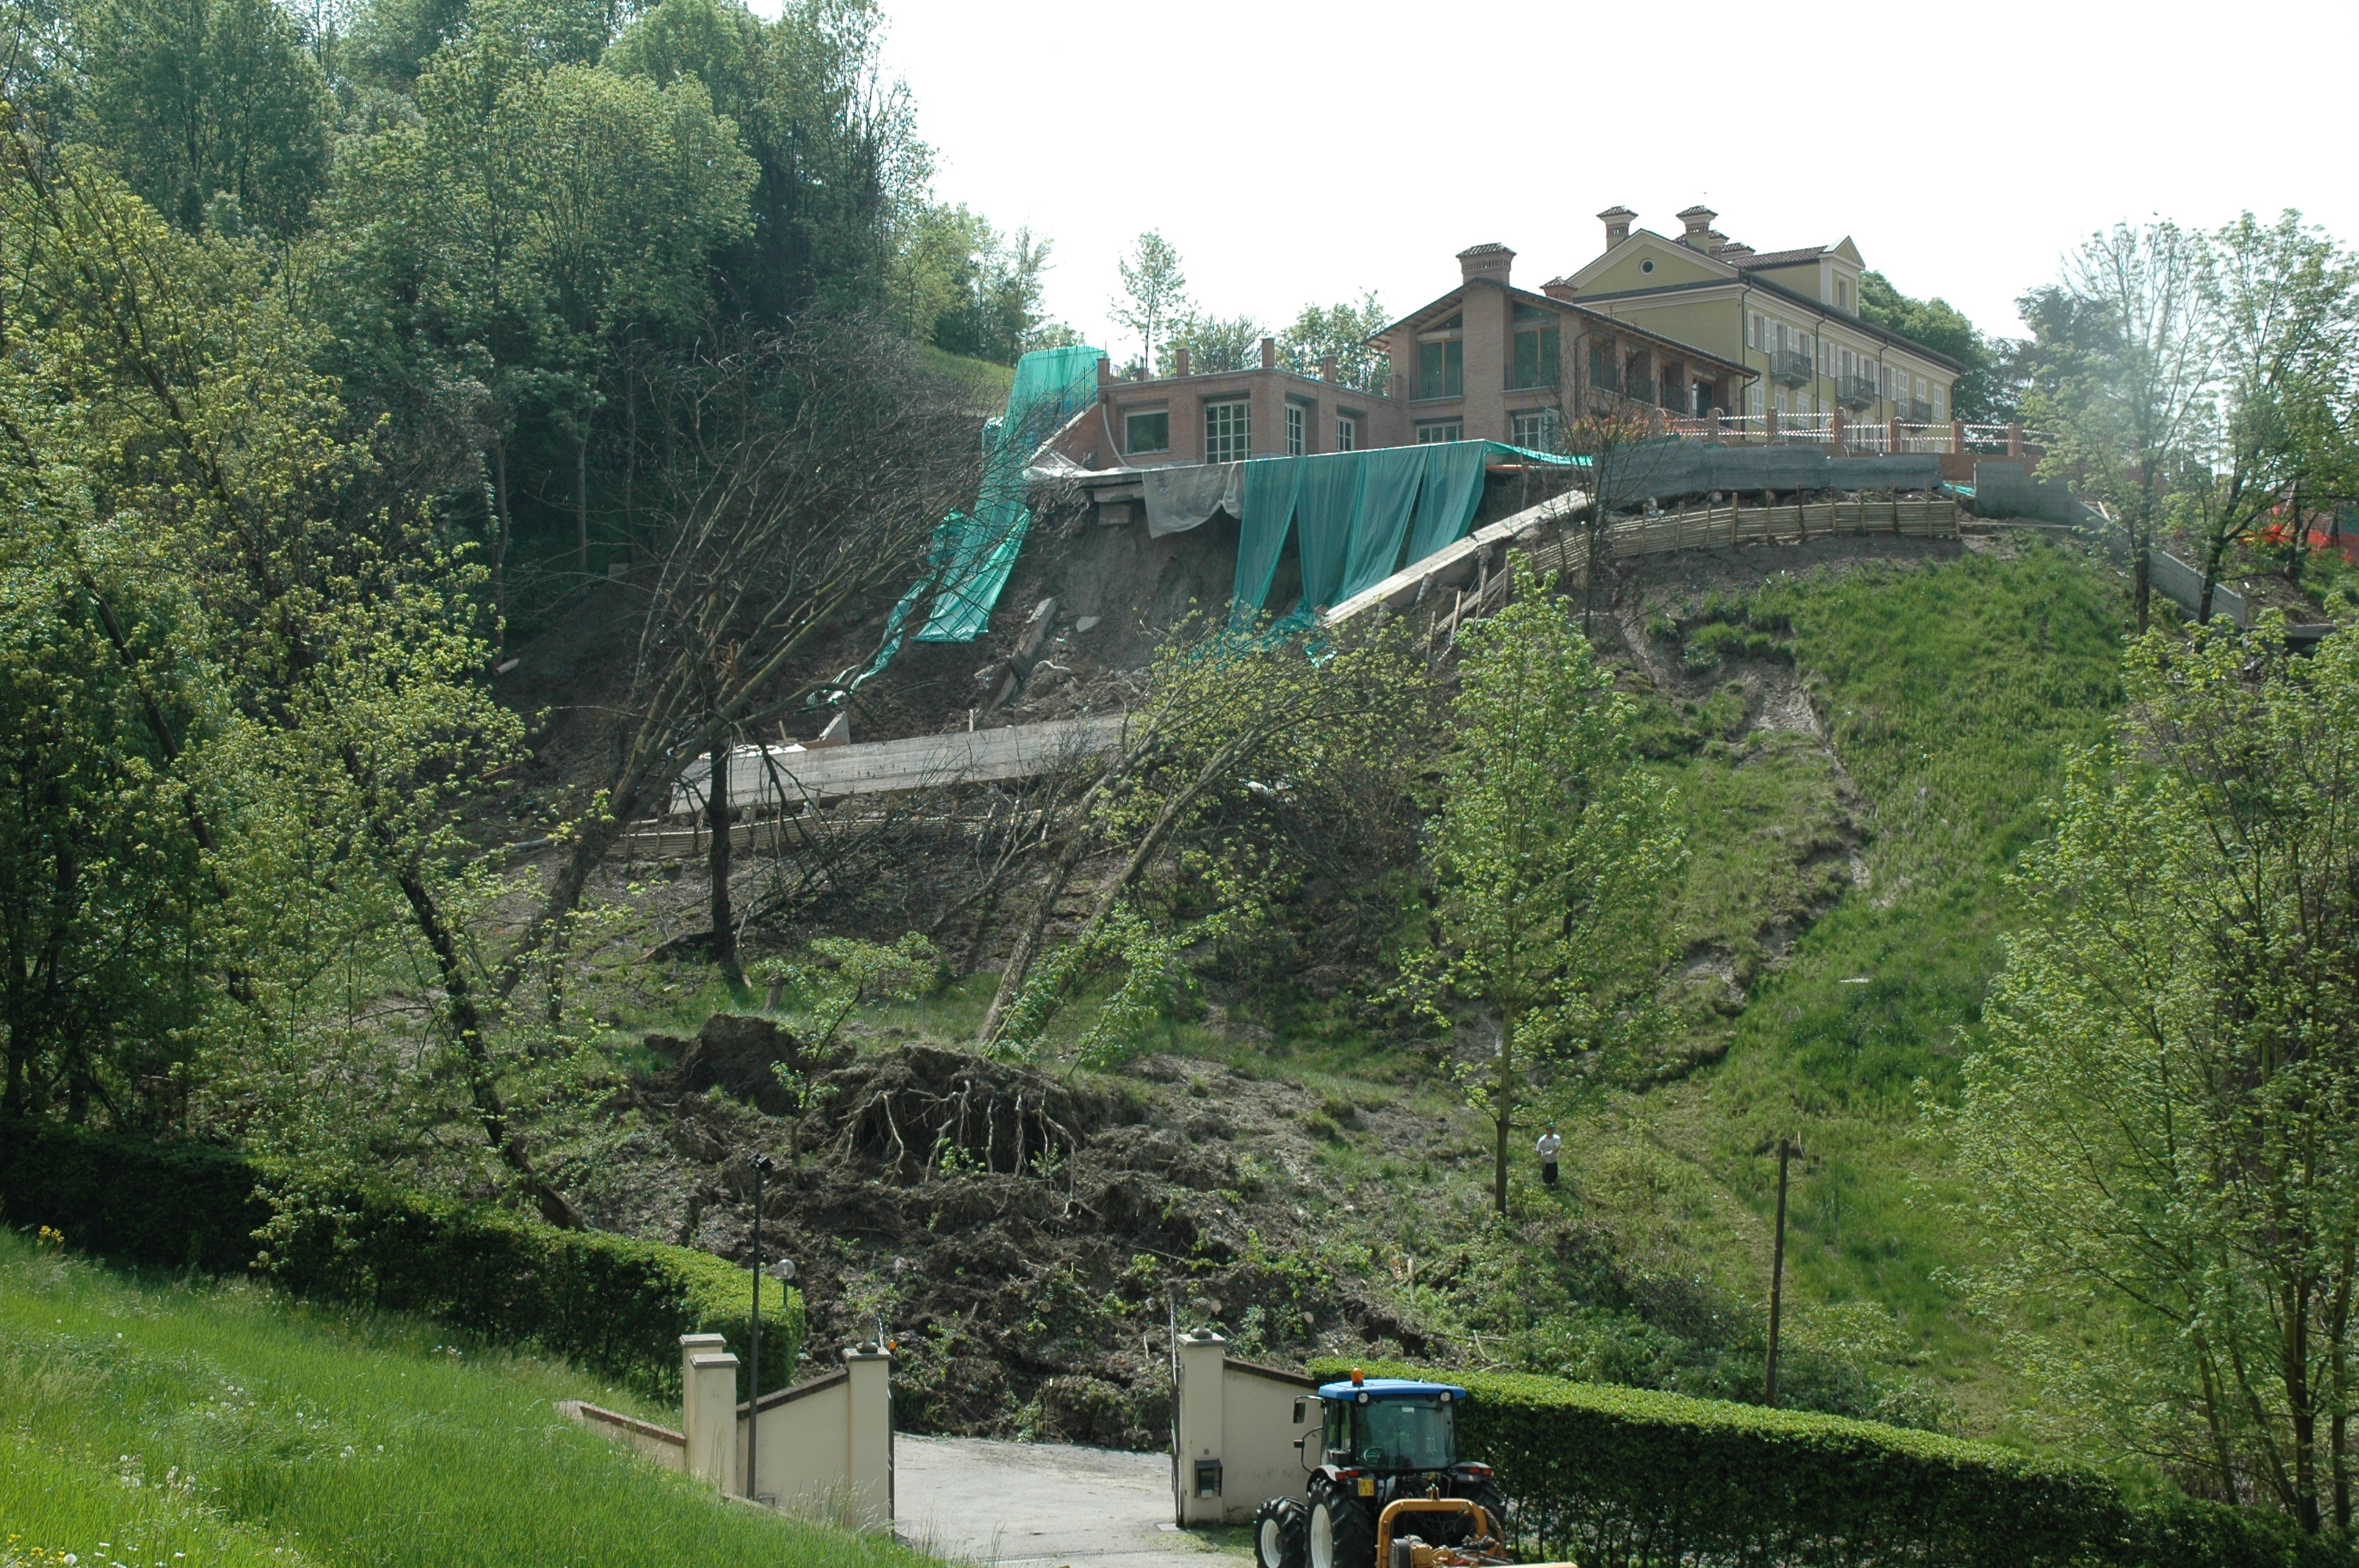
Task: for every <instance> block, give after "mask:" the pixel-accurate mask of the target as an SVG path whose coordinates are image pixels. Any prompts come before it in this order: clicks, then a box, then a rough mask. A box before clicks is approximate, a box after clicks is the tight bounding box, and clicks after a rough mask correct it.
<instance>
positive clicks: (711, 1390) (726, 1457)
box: [679, 1336, 741, 1492]
mask: <svg viewBox="0 0 2359 1568" xmlns="http://www.w3.org/2000/svg"><path fill="white" fill-rule="evenodd" d="M711 1337H714V1338H717V1337H719V1336H711ZM679 1418H680V1420H679V1424H680V1434H681V1435H682V1436H684V1437H686V1438H687V1439H688V1473H689V1474H690V1475H691V1476H701V1477H702V1478H703V1479H704V1480H706V1481H709V1482H711V1483H712V1485H713V1486H715V1487H719V1488H720V1489H721V1490H722V1491H724V1492H734V1491H736V1490H737V1489H738V1487H739V1486H740V1484H741V1483H740V1477H739V1476H738V1474H737V1357H734V1356H731V1355H728V1354H727V1353H725V1352H721V1353H715V1352H711V1351H707V1352H702V1353H700V1354H697V1355H692V1356H690V1357H689V1358H688V1378H687V1381H686V1382H685V1383H684V1384H683V1385H682V1386H681V1390H680V1411H679Z"/></svg>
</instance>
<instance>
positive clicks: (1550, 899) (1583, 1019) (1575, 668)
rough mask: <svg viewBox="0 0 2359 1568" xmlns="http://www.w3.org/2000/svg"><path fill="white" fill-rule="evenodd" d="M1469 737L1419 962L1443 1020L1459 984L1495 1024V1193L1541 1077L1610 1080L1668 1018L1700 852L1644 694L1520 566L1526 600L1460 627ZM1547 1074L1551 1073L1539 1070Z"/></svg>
mask: <svg viewBox="0 0 2359 1568" xmlns="http://www.w3.org/2000/svg"><path fill="white" fill-rule="evenodd" d="M1460 646H1461V649H1462V654H1461V657H1460V663H1459V692H1458V697H1457V700H1456V703H1455V717H1456V720H1457V725H1458V737H1457V741H1456V743H1455V744H1454V745H1453V746H1452V747H1451V751H1450V754H1449V758H1448V760H1447V761H1446V762H1445V763H1444V764H1443V769H1442V786H1441V788H1442V798H1441V813H1440V820H1439V821H1438V822H1437V823H1436V824H1435V826H1434V830H1433V837H1432V851H1431V858H1432V864H1433V874H1434V881H1435V901H1434V921H1433V924H1434V934H1433V941H1432V944H1431V946H1430V947H1427V948H1424V949H1422V950H1420V951H1416V952H1413V953H1412V954H1411V955H1410V957H1409V958H1408V979H1409V981H1410V983H1411V986H1412V988H1413V989H1419V990H1420V991H1421V992H1422V994H1423V995H1424V999H1425V1000H1424V1001H1423V1003H1422V1005H1423V1007H1424V1008H1425V1010H1426V1011H1428V1013H1429V1015H1430V1016H1432V1017H1433V1018H1434V1019H1435V1020H1436V1021H1437V1022H1447V1016H1446V1013H1445V1012H1444V1011H1443V1002H1444V1000H1445V999H1447V998H1451V997H1454V998H1456V999H1458V1000H1461V1001H1462V1002H1464V1003H1468V1004H1472V1005H1473V1006H1474V1007H1476V1008H1479V1009H1481V1010H1482V1011H1483V1012H1484V1013H1485V1014H1487V1015H1488V1022H1489V1023H1490V1025H1491V1026H1492V1027H1493V1028H1495V1031H1496V1034H1497V1044H1496V1047H1495V1051H1494V1052H1493V1054H1492V1056H1491V1059H1490V1061H1489V1062H1488V1063H1487V1064H1485V1065H1482V1066H1481V1067H1479V1068H1475V1069H1472V1070H1470V1071H1469V1073H1468V1075H1467V1077H1466V1086H1467V1091H1468V1096H1469V1098H1470V1099H1471V1100H1472V1102H1473V1104H1474V1105H1475V1106H1476V1108H1479V1109H1480V1110H1482V1112H1483V1113H1484V1115H1485V1116H1487V1117H1488V1118H1489V1119H1490V1120H1491V1123H1492V1127H1493V1130H1494V1133H1495V1141H1494V1149H1493V1163H1492V1182H1491V1187H1492V1203H1493V1206H1495V1208H1496V1209H1497V1211H1498V1212H1499V1213H1500V1214H1503V1215H1504V1214H1505V1213H1506V1211H1507V1151H1508V1143H1509V1141H1510V1139H1511V1137H1512V1135H1513V1133H1514V1130H1515V1127H1516V1122H1517V1116H1518V1114H1519V1113H1520V1112H1521V1111H1522V1110H1523V1109H1524V1108H1525V1107H1526V1105H1527V1103H1528V1102H1529V1101H1530V1099H1531V1098H1533V1096H1534V1094H1535V1093H1536V1092H1537V1093H1538V1094H1540V1095H1543V1096H1547V1097H1551V1098H1568V1097H1570V1096H1571V1095H1572V1094H1573V1093H1575V1092H1577V1091H1578V1090H1579V1088H1580V1087H1582V1085H1583V1084H1593V1083H1597V1082H1601V1081H1605V1080H1606V1079H1607V1078H1608V1076H1609V1075H1610V1072H1611V1070H1612V1067H1613V1065H1614V1061H1615V1058H1616V1057H1617V1056H1618V1055H1620V1054H1627V1053H1630V1052H1632V1051H1634V1050H1636V1048H1637V1047H1639V1046H1641V1045H1642V1044H1644V1043H1645V1041H1646V1040H1647V1039H1648V1038H1650V1037H1651V1036H1652V1034H1653V1033H1654V1032H1655V1031H1656V1030H1657V1029H1658V1027H1659V1026H1660V1024H1661V1022H1662V1012H1661V1009H1660V1008H1659V1006H1658V1001H1657V997H1656V992H1657V989H1658V987H1659V985H1660V983H1661V980H1662V977H1663V974H1664V972H1665V969H1666V968H1667V967H1668V965H1669V961H1670V959H1671V958H1672V957H1673V956H1674V951H1675V950H1674V947H1673V945H1672V934H1671V925H1670V911H1669V894H1670V890H1671V886H1672V883H1673V881H1674V878H1675V875H1676V873H1677V871H1678V870H1679V868H1680V862H1681V860H1682V859H1683V856H1684V853H1685V851H1684V849H1682V846H1681V840H1680V829H1679V827H1678V825H1677V821H1676V819H1675V816H1674V813H1673V810H1672V806H1673V801H1672V797H1671V794H1670V792H1669V789H1668V788H1667V787H1666V786H1665V785H1663V784H1660V783H1659V782H1658V781H1657V780H1656V779H1655V778H1654V777H1653V776H1652V775H1651V774H1649V773H1647V772H1646V771H1645V770H1644V769H1642V768H1641V767H1640V766H1639V765H1638V759H1637V756H1636V752H1635V751H1634V750H1633V748H1632V744H1631V733H1630V731H1631V726H1632V724H1633V722H1634V720H1635V719H1636V705H1635V704H1634V703H1633V702H1632V701H1631V700H1630V698H1628V697H1625V696H1623V695H1622V694H1620V693H1619V692H1616V691H1615V690H1614V676H1613V674H1612V672H1611V671H1609V670H1607V669H1605V668H1604V667H1603V665H1600V664H1599V663H1598V662H1597V657H1596V654H1595V653H1594V651H1593V649H1592V648H1591V647H1590V644H1589V641H1588V639H1587V638H1585V637H1583V636H1582V634H1581V633H1580V630H1579V629H1578V628H1577V627H1576V626H1575V624H1574V622H1573V618H1572V614H1571V609H1570V607H1569V606H1568V605H1567V604H1566V603H1565V601H1564V600H1561V599H1560V598H1559V597H1558V596H1557V595H1556V594H1555V593H1554V592H1553V591H1552V590H1551V587H1550V585H1547V584H1543V583H1541V582H1539V581H1538V580H1537V579H1534V578H1533V577H1532V576H1531V574H1530V573H1529V572H1528V571H1524V570H1519V571H1518V573H1517V581H1516V596H1515V600H1514V601H1513V602H1512V603H1511V604H1509V605H1508V606H1507V608H1506V609H1505V610H1504V611H1500V612H1499V613H1498V614H1496V615H1495V616H1492V617H1491V618H1489V619H1488V620H1485V621H1481V622H1475V623H1474V624H1473V626H1471V627H1469V628H1467V629H1466V630H1465V631H1464V632H1462V633H1461V634H1460ZM1536 1074H1537V1075H1540V1081H1539V1082H1538V1085H1537V1086H1536V1085H1535V1083H1534V1082H1533V1079H1534V1076H1535V1075H1536Z"/></svg>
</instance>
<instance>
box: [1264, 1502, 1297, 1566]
mask: <svg viewBox="0 0 2359 1568" xmlns="http://www.w3.org/2000/svg"><path fill="white" fill-rule="evenodd" d="M1309 1528H1310V1526H1309V1520H1308V1519H1307V1517H1306V1515H1305V1512H1304V1509H1303V1507H1302V1499H1301V1498H1270V1499H1269V1501H1267V1502H1266V1503H1264V1504H1262V1506H1261V1507H1260V1508H1259V1509H1256V1511H1255V1513H1254V1568H1303V1562H1302V1557H1303V1552H1304V1536H1305V1535H1306V1534H1307V1532H1308V1530H1309Z"/></svg>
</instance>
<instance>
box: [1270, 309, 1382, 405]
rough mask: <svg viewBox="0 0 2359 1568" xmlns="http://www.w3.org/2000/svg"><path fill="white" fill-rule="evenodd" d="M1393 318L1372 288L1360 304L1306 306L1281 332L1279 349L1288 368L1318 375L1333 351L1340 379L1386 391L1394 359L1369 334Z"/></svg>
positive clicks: (1358, 387) (1344, 383)
mask: <svg viewBox="0 0 2359 1568" xmlns="http://www.w3.org/2000/svg"><path fill="white" fill-rule="evenodd" d="M1390 324H1391V323H1390V320H1389V319H1388V318H1387V317H1386V315H1385V308H1384V307H1383V306H1382V305H1379V304H1378V303H1376V296H1375V290H1374V289H1367V290H1364V291H1363V292H1362V293H1361V295H1360V298H1359V302H1358V303H1357V304H1353V303H1352V302H1350V301H1348V300H1347V301H1345V302H1343V303H1342V304H1340V305H1326V306H1320V305H1306V306H1304V307H1303V308H1302V309H1301V312H1300V313H1299V314H1298V315H1297V316H1296V317H1295V318H1294V325H1292V326H1291V327H1288V329H1287V330H1285V331H1284V332H1282V333H1280V334H1279V335H1278V340H1277V346H1278V351H1279V352H1280V353H1281V354H1282V355H1283V356H1284V357H1285V361H1286V367H1287V368H1288V370H1290V371H1292V372H1293V373H1295V374H1297V375H1308V376H1316V375H1317V374H1318V373H1319V367H1320V362H1321V361H1322V360H1324V359H1326V358H1327V357H1328V356H1329V355H1331V354H1332V355H1333V356H1334V360H1335V381H1336V384H1338V385H1341V386H1348V387H1351V388H1352V389H1353V390H1354V391H1357V392H1367V393H1375V394H1378V395H1381V394H1382V393H1383V392H1384V390H1385V380H1386V376H1388V375H1389V374H1390V373H1391V372H1392V362H1391V361H1390V360H1389V359H1388V358H1386V356H1385V355H1383V354H1380V353H1378V352H1376V351H1375V350H1374V349H1372V348H1370V347H1369V346H1368V340H1369V339H1370V338H1373V337H1375V335H1376V334H1377V333H1378V332H1381V331H1383V330H1385V328H1386V327H1387V326H1388V325H1390Z"/></svg>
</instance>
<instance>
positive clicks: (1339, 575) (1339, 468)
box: [1294, 452, 1367, 610]
mask: <svg viewBox="0 0 2359 1568" xmlns="http://www.w3.org/2000/svg"><path fill="white" fill-rule="evenodd" d="M1366 456H1367V454H1366V453H1364V452H1329V453H1326V454H1324V455H1323V456H1320V457H1315V458H1304V459H1303V460H1302V492H1301V494H1300V495H1299V496H1298V497H1297V498H1296V500H1295V503H1294V528H1295V535H1294V536H1295V540H1296V544H1297V546H1298V547H1299V549H1300V550H1301V552H1302V601H1303V602H1304V603H1305V604H1308V605H1310V606H1311V607H1312V608H1313V609H1317V610H1324V609H1326V608H1327V607H1328V606H1329V605H1331V604H1332V603H1334V602H1335V600H1336V590H1337V589H1340V588H1342V587H1343V571H1344V567H1345V564H1346V562H1347V561H1348V559H1349V558H1350V556H1351V552H1352V540H1353V529H1354V527H1355V525H1356V524H1357V522H1358V519H1359V514H1360V487H1361V484H1362V481H1364V479H1365V477H1366V474H1367V464H1366V462H1365V461H1364V459H1365V458H1366Z"/></svg>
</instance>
